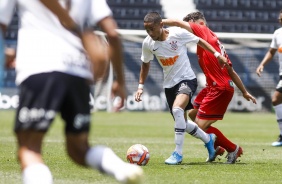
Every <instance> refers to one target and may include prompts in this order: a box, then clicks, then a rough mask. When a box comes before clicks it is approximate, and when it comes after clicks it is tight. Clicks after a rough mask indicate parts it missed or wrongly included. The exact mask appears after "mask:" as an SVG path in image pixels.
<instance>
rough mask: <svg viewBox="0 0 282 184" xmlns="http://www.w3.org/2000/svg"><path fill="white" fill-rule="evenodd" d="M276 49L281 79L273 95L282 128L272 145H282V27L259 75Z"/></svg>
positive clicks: (274, 38)
mask: <svg viewBox="0 0 282 184" xmlns="http://www.w3.org/2000/svg"><path fill="white" fill-rule="evenodd" d="M278 21H279V23H280V24H281V25H282V10H280V13H279V16H278ZM276 51H278V59H279V65H280V67H279V75H280V80H279V82H278V84H277V86H276V91H275V92H274V93H273V96H272V105H273V107H274V110H275V113H276V119H277V123H278V127H279V130H280V134H279V136H278V139H277V141H275V142H273V143H272V146H282V27H281V28H279V29H277V30H275V32H274V33H273V37H272V42H271V44H270V48H269V50H268V51H267V53H266V54H265V56H264V58H263V59H262V61H261V63H260V64H259V66H258V67H257V70H256V73H257V75H258V76H259V77H260V76H261V73H262V72H263V69H264V66H265V65H266V64H268V63H269V62H270V61H271V60H272V59H273V56H274V55H275V53H276Z"/></svg>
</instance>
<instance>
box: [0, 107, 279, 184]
mask: <svg viewBox="0 0 282 184" xmlns="http://www.w3.org/2000/svg"><path fill="white" fill-rule="evenodd" d="M0 117H1V121H0V126H1V128H0V184H7V183H9V184H17V183H21V174H20V168H19V165H18V163H17V159H16V149H17V146H16V142H15V137H14V134H13V131H12V127H13V120H14V111H0ZM92 120H93V121H92V127H91V133H90V142H91V145H97V144H103V145H107V146H109V147H111V148H112V149H113V150H114V151H115V152H116V153H117V154H118V155H119V156H120V157H122V159H123V160H126V151H127V149H128V148H129V147H130V146H131V145H133V144H136V143H141V144H144V145H145V146H146V147H147V148H148V149H149V151H150V156H151V158H150V161H149V163H148V165H146V166H144V167H143V169H144V173H145V178H144V183H146V184H190V183H191V184H192V183H193V184H194V183H195V184H201V183H204V184H205V183H207V184H212V183H214V184H220V183H222V184H232V183H234V184H235V183H236V184H238V183H248V184H249V183H250V184H252V183H254V184H260V183H263V184H265V183H267V184H275V183H281V182H282V174H281V170H282V147H278V148H275V147H271V143H272V142H273V141H274V140H275V139H276V138H277V135H278V134H279V132H278V126H277V123H276V120H275V115H274V114H270V113H269V114H268V113H227V114H226V116H225V117H224V120H222V121H218V122H217V123H215V126H216V127H218V128H219V129H221V130H222V132H223V133H224V134H225V135H226V136H227V137H228V138H229V139H230V140H232V141H233V142H235V143H238V144H240V145H241V146H242V147H243V149H244V155H243V156H242V157H240V158H239V162H237V163H236V164H233V165H226V164H224V162H225V161H226V158H225V157H224V156H225V155H226V154H225V155H224V156H222V157H221V159H220V160H216V162H214V163H205V160H206V157H207V150H206V149H205V147H204V145H203V143H202V142H201V141H200V140H198V139H195V138H193V137H191V136H190V135H188V134H186V137H185V142H184V158H183V162H182V164H181V165H177V166H169V165H165V164H164V160H165V159H166V158H168V157H169V156H170V154H171V152H172V151H173V149H174V123H173V120H172V117H171V116H170V114H169V113H168V112H158V113H148V112H123V113H112V114H108V113H106V112H97V113H94V114H93V118H92ZM44 141H45V142H44V146H43V153H44V154H43V157H44V160H45V162H46V163H47V165H48V166H49V168H50V170H51V172H52V174H53V177H54V183H55V184H90V183H95V184H117V182H116V181H115V180H114V179H113V178H111V177H108V176H105V175H102V174H100V173H99V172H98V171H93V170H90V169H85V168H82V167H80V166H77V165H75V164H74V163H73V162H72V161H71V160H70V159H69V158H68V157H67V154H66V152H65V147H64V135H63V123H62V121H61V119H60V117H59V116H58V117H57V118H56V120H55V121H54V123H53V125H52V127H51V129H50V131H49V132H48V134H47V136H46V138H45V140H44Z"/></svg>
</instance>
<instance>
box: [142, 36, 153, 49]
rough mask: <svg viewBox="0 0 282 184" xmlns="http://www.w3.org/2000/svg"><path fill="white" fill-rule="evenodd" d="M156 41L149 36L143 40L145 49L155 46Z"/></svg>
mask: <svg viewBox="0 0 282 184" xmlns="http://www.w3.org/2000/svg"><path fill="white" fill-rule="evenodd" d="M153 42H154V40H153V39H152V38H151V37H150V36H149V35H148V36H146V38H145V39H144V40H143V47H149V45H151V44H153Z"/></svg>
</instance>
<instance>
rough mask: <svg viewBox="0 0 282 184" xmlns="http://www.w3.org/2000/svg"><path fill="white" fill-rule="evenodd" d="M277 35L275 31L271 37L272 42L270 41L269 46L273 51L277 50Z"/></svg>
mask: <svg viewBox="0 0 282 184" xmlns="http://www.w3.org/2000/svg"><path fill="white" fill-rule="evenodd" d="M276 35H277V31H275V32H274V33H273V35H272V41H271V44H270V48H273V49H278V47H279V46H278V44H277V41H276V39H277V38H276V37H277V36H276Z"/></svg>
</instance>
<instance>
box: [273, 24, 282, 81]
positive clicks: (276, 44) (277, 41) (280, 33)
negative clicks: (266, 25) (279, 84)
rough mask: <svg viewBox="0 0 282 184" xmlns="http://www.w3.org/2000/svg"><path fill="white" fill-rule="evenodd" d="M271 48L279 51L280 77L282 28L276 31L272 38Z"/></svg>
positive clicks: (281, 72)
mask: <svg viewBox="0 0 282 184" xmlns="http://www.w3.org/2000/svg"><path fill="white" fill-rule="evenodd" d="M270 47H271V48H274V49H277V51H278V60H279V65H280V68H279V75H280V76H282V27H281V28H279V29H277V30H275V32H274V33H273V37H272V42H271V44H270Z"/></svg>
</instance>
